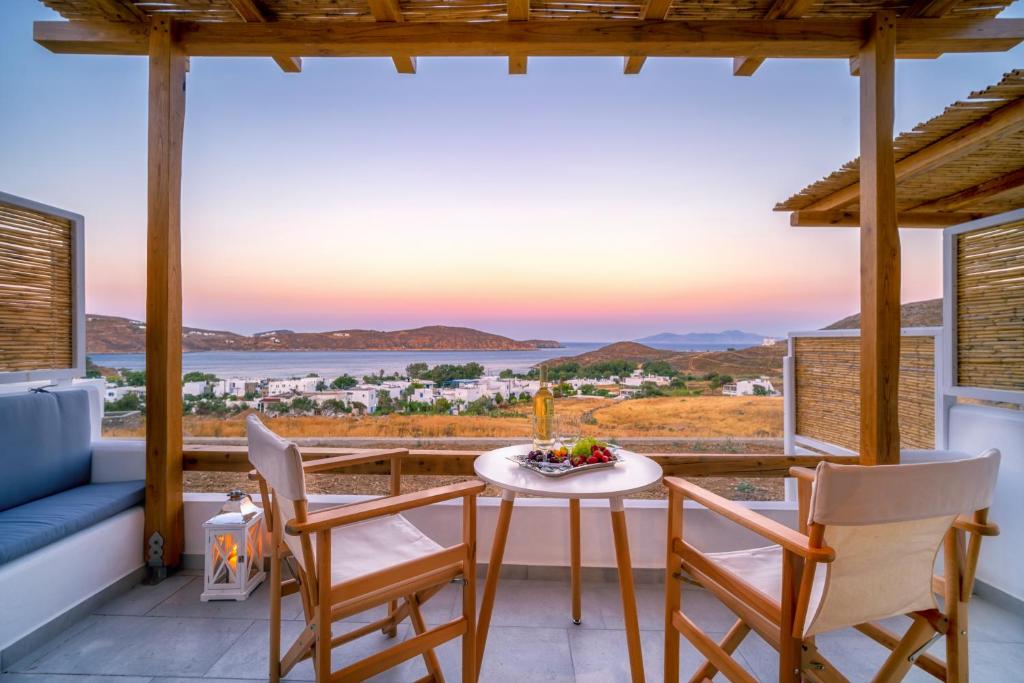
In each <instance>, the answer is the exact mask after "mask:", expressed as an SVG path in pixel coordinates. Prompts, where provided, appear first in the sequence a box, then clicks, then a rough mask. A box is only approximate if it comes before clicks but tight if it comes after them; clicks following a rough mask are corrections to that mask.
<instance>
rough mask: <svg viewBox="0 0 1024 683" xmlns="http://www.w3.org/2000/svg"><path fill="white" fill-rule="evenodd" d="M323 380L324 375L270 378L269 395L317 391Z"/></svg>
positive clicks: (268, 384) (268, 382)
mask: <svg viewBox="0 0 1024 683" xmlns="http://www.w3.org/2000/svg"><path fill="white" fill-rule="evenodd" d="M323 381H324V379H323V377H320V376H319V375H313V376H312V377H292V378H290V379H272V380H268V381H267V396H280V395H281V394H290V393H292V392H297V393H300V394H306V393H310V392H313V391H316V388H317V385H319V384H320V383H321V382H323Z"/></svg>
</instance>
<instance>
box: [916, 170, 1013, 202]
mask: <svg viewBox="0 0 1024 683" xmlns="http://www.w3.org/2000/svg"><path fill="white" fill-rule="evenodd" d="M1020 187H1024V168H1018V169H1017V170H1016V171H1011V172H1009V173H1007V174H1005V175H1001V176H999V177H998V178H992V179H991V180H986V181H985V182H983V183H980V184H978V185H975V186H974V187H968V188H967V189H965V190H960V191H959V192H954V193H953V194H951V195H947V196H945V197H941V198H939V199H934V200H932V201H930V202H925V203H923V204H920V205H918V206H915V207H914V209H913V210H914V211H915V212H917V211H955V210H956V209H961V208H964V207H969V206H970V205H971V204H977V203H978V202H981V201H985V200H986V199H992V198H993V197H998V196H999V195H1001V194H1003V193H1004V192H1009V191H1011V190H1016V189H1018V188H1020Z"/></svg>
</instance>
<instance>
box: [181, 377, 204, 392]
mask: <svg viewBox="0 0 1024 683" xmlns="http://www.w3.org/2000/svg"><path fill="white" fill-rule="evenodd" d="M208 387H209V383H208V382H206V381H205V380H200V381H198V382H184V383H182V385H181V395H182V396H202V395H203V394H205V393H207V388H208Z"/></svg>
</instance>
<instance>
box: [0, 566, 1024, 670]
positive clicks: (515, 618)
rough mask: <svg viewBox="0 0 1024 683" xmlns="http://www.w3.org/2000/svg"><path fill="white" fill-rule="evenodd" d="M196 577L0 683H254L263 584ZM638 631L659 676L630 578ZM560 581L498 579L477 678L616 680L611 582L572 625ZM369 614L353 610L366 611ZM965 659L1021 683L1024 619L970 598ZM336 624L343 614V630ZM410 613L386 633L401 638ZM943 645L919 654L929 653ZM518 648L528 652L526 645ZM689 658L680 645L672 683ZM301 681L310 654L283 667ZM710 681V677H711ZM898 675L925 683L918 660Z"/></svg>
mask: <svg viewBox="0 0 1024 683" xmlns="http://www.w3.org/2000/svg"><path fill="white" fill-rule="evenodd" d="M201 584H202V580H201V579H200V578H199V577H196V576H188V575H185V576H181V575H179V576H175V577H172V578H170V579H168V580H167V581H165V582H163V583H161V584H160V585H158V586H137V587H136V588H133V589H132V590H131V591H129V592H128V593H126V594H125V595H123V596H121V597H119V598H118V599H116V600H113V601H112V602H109V603H107V604H106V605H104V606H103V607H101V608H100V609H98V610H96V612H95V613H94V614H92V615H91V616H89V617H88V618H86V619H84V620H82V621H80V622H78V623H76V624H75V625H74V626H72V627H71V628H69V629H68V630H67V631H65V632H64V633H62V634H61V635H60V636H58V637H57V638H54V639H53V640H52V641H51V642H50V643H48V644H47V645H46V646H45V647H43V648H41V649H39V650H38V651H36V652H35V653H33V654H32V655H30V656H29V657H26V658H25V659H23V660H22V661H20V662H16V663H15V665H14V666H13V667H12V668H11V671H10V672H9V673H7V674H4V675H0V683H37V682H40V681H54V682H55V683H158V682H162V683H171V682H181V681H200V680H201V681H206V682H207V683H218V682H220V681H238V680H265V678H266V675H265V672H266V667H267V661H266V647H267V624H268V622H267V621H266V617H267V591H266V590H265V587H261V588H260V589H259V590H258V591H257V592H256V593H255V594H253V595H252V596H251V597H250V598H249V600H247V601H246V602H243V603H234V602H216V603H203V602H200V601H199V593H200V591H201V588H202V585H201ZM459 590H460V589H459V586H457V585H452V586H449V587H447V588H446V589H445V590H444V591H442V592H441V593H439V594H438V595H437V596H435V597H434V598H433V599H432V600H431V601H430V602H429V603H428V605H427V609H425V614H424V616H425V618H426V620H427V621H428V622H429V623H432V624H437V623H441V622H443V621H447V620H448V619H450V618H451V617H452V616H453V614H454V613H456V612H457V611H458V610H459V608H460V607H459V606H460V604H461V603H460V601H459V600H458V595H459ZM637 593H638V595H637V600H638V603H639V609H640V628H641V631H642V632H641V641H642V645H643V655H644V664H645V666H646V670H647V671H646V673H647V679H648V680H650V681H660V680H662V670H661V659H662V634H661V605H662V591H661V586H660V585H655V584H638V585H637ZM683 602H684V610H685V611H686V613H687V614H688V615H689V616H690V617H691V618H693V619H694V620H695V621H696V622H697V624H698V625H699V626H701V627H702V628H705V629H707V630H708V631H709V632H711V633H712V634H716V635H720V634H721V633H722V632H724V631H725V630H726V629H727V628H728V627H729V626H730V625H731V624H732V620H733V618H732V616H731V614H730V613H729V611H728V610H727V609H726V608H724V607H723V606H722V605H720V604H719V603H718V602H717V601H715V600H714V599H713V598H712V597H711V596H710V595H708V594H707V593H705V592H703V591H701V590H699V589H696V588H689V587H688V588H687V590H686V591H685V592H684V596H683ZM568 609H569V587H568V584H567V583H564V582H560V581H538V580H503V581H502V582H501V584H500V586H499V589H498V598H497V601H496V605H495V612H494V618H493V621H492V627H491V630H490V635H489V638H488V641H487V652H486V657H485V659H484V669H483V673H482V680H484V681H487V682H491V681H494V682H504V681H509V682H515V683H522V682H524V681H525V682H529V683H540V682H542V681H555V682H562V681H565V682H569V681H579V682H586V683H604V682H606V681H608V682H611V681H628V680H629V676H628V665H627V657H626V645H625V637H624V633H623V631H622V604H621V602H620V599H619V591H618V586H617V584H615V583H586V584H584V590H583V610H584V618H583V624H582V625H581V626H573V625H572V624H570V622H569V619H568ZM300 613H301V608H300V606H299V604H298V600H297V597H296V596H292V597H290V598H288V599H287V600H286V604H285V608H284V615H285V617H286V618H287V619H289V621H287V622H286V623H285V624H284V628H283V631H284V641H285V642H286V643H290V642H291V640H290V639H291V638H294V636H295V635H296V634H297V633H298V632H299V631H300V630H301V628H302V625H301V624H302V622H301V621H299V620H298V619H299V618H300ZM374 616H375V615H372V614H365V615H359V616H357V617H355V618H353V619H352V620H351V621H352V622H353V623H352V624H348V625H347V626H349V627H351V626H352V625H353V624H355V623H356V622H360V621H362V622H364V623H365V622H367V621H370V620H371V618H373V617H374ZM971 618H972V622H973V623H972V636H973V640H972V642H971V668H972V674H973V677H974V680H976V681H984V682H994V683H998V682H1001V681H1014V680H1017V681H1019V680H1021V678H1019V677H1018V676H1019V675H1020V672H1021V671H1024V619H1021V618H1019V617H1017V616H1015V615H1013V614H1010V613H1009V612H1006V611H1004V610H1001V609H999V608H998V607H995V606H993V605H991V604H988V603H986V602H984V601H982V600H975V601H974V602H973V603H972V611H971ZM345 626H346V625H342V629H344V627H345ZM409 633H410V627H409V626H408V622H406V624H403V626H402V627H401V628H400V629H399V632H398V636H397V637H398V638H406V637H408V636H409ZM391 642H393V641H390V640H388V639H387V638H385V637H384V636H382V635H381V634H380V633H374V634H372V635H369V636H366V637H364V638H361V639H360V640H358V641H356V642H354V643H352V644H349V645H347V646H344V647H342V648H339V649H338V650H337V651H336V653H335V666H336V667H338V666H341V665H342V664H343V663H345V662H347V661H351V660H353V659H358V658H361V657H363V656H365V655H366V654H368V653H370V652H373V651H375V650H378V649H381V648H383V647H386V646H387V645H388V644H390V643H391ZM818 643H819V647H820V648H821V650H822V651H823V652H824V653H825V655H826V656H828V657H829V658H830V659H831V660H832V661H833V663H834V664H836V665H837V666H838V667H839V668H840V669H841V670H842V671H843V672H844V673H845V674H846V675H847V677H848V678H849V679H850V680H851V681H854V682H858V681H867V680H870V678H871V675H872V674H873V673H874V672H875V671H876V670H877V667H878V666H879V665H880V663H881V662H882V660H883V659H884V657H885V652H886V651H885V650H884V649H883V648H881V647H880V646H878V645H875V644H874V643H873V642H871V641H869V640H867V639H866V638H864V637H863V636H860V635H859V634H856V633H854V632H840V633H836V634H830V635H826V636H821V637H819V640H818ZM942 650H943V648H942V645H941V642H940V643H937V644H936V645H935V646H933V648H932V650H931V652H932V653H933V654H936V655H939V656H941V654H942ZM525 652H529V655H528V656H524V653H525ZM438 657H439V658H440V661H441V665H442V667H443V668H444V671H445V674H446V677H447V678H448V680H450V681H459V680H460V676H461V672H460V668H461V667H460V651H459V642H458V641H453V642H449V643H446V644H445V645H444V646H442V647H441V648H439V650H438ZM739 657H740V659H742V661H743V663H745V664H746V665H747V667H748V669H749V670H750V671H751V672H753V673H754V674H755V675H756V676H757V677H758V678H759V679H760V680H762V681H771V680H775V677H776V671H775V667H776V665H777V664H776V662H777V657H776V655H775V653H774V651H773V650H772V649H771V648H770V647H769V646H768V645H766V644H765V643H764V642H763V641H761V640H760V639H758V638H757V637H756V636H749V637H748V638H747V640H746V641H745V642H744V643H743V645H741V646H740V648H739ZM698 659H699V657H698V656H697V654H696V652H695V651H694V650H693V648H691V647H689V646H688V644H687V643H686V642H685V641H684V642H683V680H687V679H688V678H689V674H690V672H692V670H693V669H694V667H696V665H697V662H698ZM425 673H426V671H425V669H424V668H423V664H422V660H419V659H415V660H412V661H410V662H406V663H405V664H404V665H402V666H401V667H399V668H397V669H394V670H392V671H390V672H388V673H386V674H384V675H382V676H380V677H378V679H375V680H381V681H403V682H405V681H414V680H416V679H417V678H419V677H421V676H423V675H425ZM289 679H291V680H312V679H313V670H312V667H311V665H310V663H309V662H308V661H307V662H304V663H303V664H301V665H299V666H298V667H296V668H295V669H294V670H293V671H292V672H291V675H290V676H289ZM716 680H719V679H716ZM907 680H910V681H930V680H934V679H931V678H930V677H929V676H927V675H926V674H924V673H923V672H921V671H917V670H915V671H913V672H912V673H911V675H910V676H909V677H908V679H907Z"/></svg>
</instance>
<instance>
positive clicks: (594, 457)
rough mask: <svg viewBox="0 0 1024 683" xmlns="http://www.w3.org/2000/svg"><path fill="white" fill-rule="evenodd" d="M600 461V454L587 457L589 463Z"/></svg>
mask: <svg viewBox="0 0 1024 683" xmlns="http://www.w3.org/2000/svg"><path fill="white" fill-rule="evenodd" d="M599 462H601V460H600V458H599V456H597V455H592V456H590V457H589V458H587V464H588V465H596V464H597V463H599Z"/></svg>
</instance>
